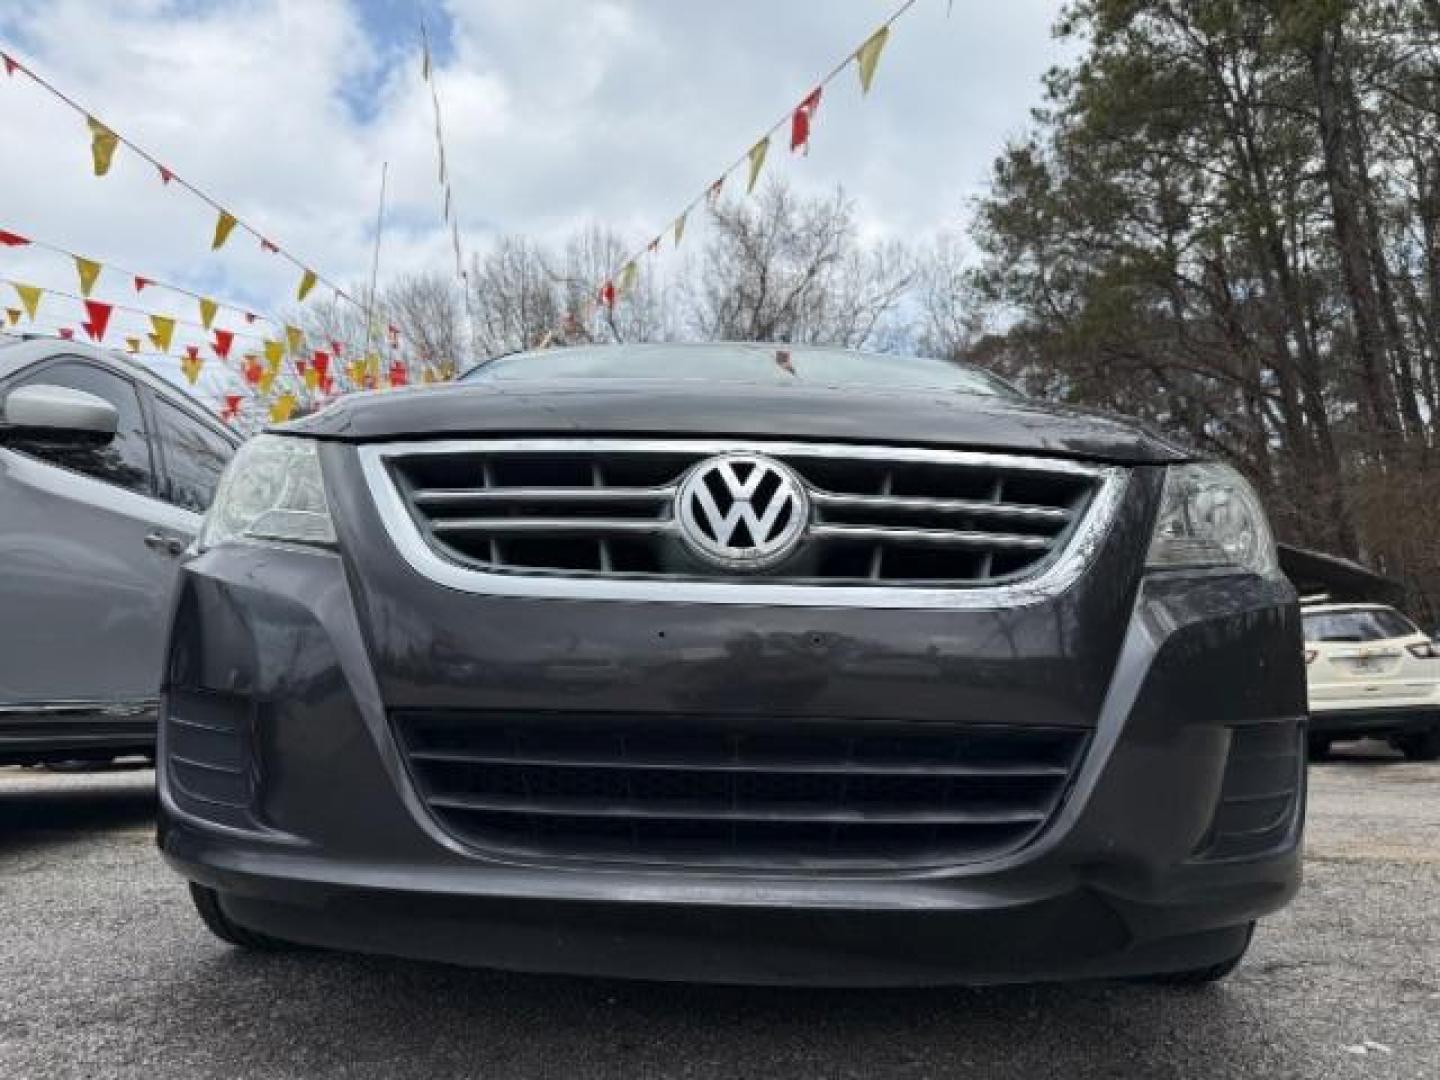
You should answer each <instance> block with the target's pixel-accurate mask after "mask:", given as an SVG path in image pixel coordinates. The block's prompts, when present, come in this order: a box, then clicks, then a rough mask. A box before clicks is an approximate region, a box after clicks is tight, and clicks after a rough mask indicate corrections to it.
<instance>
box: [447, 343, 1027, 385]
mask: <svg viewBox="0 0 1440 1080" xmlns="http://www.w3.org/2000/svg"><path fill="white" fill-rule="evenodd" d="M461 378H462V380H463V381H468V382H545V381H549V380H552V379H559V380H566V379H665V380H675V379H696V380H705V381H712V382H747V383H775V384H778V385H790V384H794V383H805V384H807V385H813V386H854V387H871V388H874V389H877V390H897V389H906V388H912V389H913V388H920V387H923V388H928V389H934V390H945V391H954V392H957V393H966V394H993V395H997V396H1004V397H1018V396H1020V395H1019V391H1017V390H1015V389H1014V387H1012V386H1010V385H1009V384H1008V383H1006V382H1004V381H1003V380H1001V379H998V378H996V377H995V376H993V375H991V374H989V373H988V372H986V371H982V370H981V369H979V368H976V367H971V366H970V365H968V364H957V363H951V362H950V361H948V360H935V359H931V358H928V357H921V356H896V355H889V354H881V353H865V352H853V351H851V350H848V349H822V348H813V347H808V346H787V345H778V346H777V345H634V346H628V347H627V346H604V347H579V348H566V349H551V350H548V351H545V352H529V353H517V354H515V355H513V356H504V357H501V358H500V359H498V360H491V361H490V362H488V363H485V364H481V365H480V366H479V367H477V368H473V369H472V370H470V371H468V372H466V373H465V375H463V376H462V377H461Z"/></svg>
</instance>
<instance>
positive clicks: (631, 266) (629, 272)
mask: <svg viewBox="0 0 1440 1080" xmlns="http://www.w3.org/2000/svg"><path fill="white" fill-rule="evenodd" d="M639 276H640V271H639V270H638V269H637V268H636V266H635V263H634V261H631V262H628V263H626V264H625V266H624V267H623V268H622V269H621V271H620V280H619V281H618V282H617V283H616V288H618V289H619V290H620V292H621V293H622V294H624V293H628V292H629V291H630V290H631V289H633V288H635V280H636V278H638V277H639Z"/></svg>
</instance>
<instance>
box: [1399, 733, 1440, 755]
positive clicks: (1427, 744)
mask: <svg viewBox="0 0 1440 1080" xmlns="http://www.w3.org/2000/svg"><path fill="white" fill-rule="evenodd" d="M1395 748H1396V749H1397V750H1399V751H1400V752H1401V753H1402V754H1404V755H1405V757H1406V758H1407V759H1408V760H1410V761H1440V728H1431V729H1430V730H1429V731H1417V732H1414V733H1412V734H1409V735H1400V736H1397V737H1396V739H1395Z"/></svg>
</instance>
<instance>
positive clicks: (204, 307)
mask: <svg viewBox="0 0 1440 1080" xmlns="http://www.w3.org/2000/svg"><path fill="white" fill-rule="evenodd" d="M219 310H220V305H219V304H217V303H216V302H215V301H214V300H210V299H207V298H206V297H203V296H202V297H201V298H200V321H201V322H202V323H204V324H205V329H206V330H209V329H210V324H211V323H213V322H214V321H215V313H216V312H217V311H219Z"/></svg>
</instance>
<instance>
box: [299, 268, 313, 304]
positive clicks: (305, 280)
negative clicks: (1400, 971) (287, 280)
mask: <svg viewBox="0 0 1440 1080" xmlns="http://www.w3.org/2000/svg"><path fill="white" fill-rule="evenodd" d="M313 288H315V271H314V270H306V271H305V273H304V274H303V275H302V276H301V278H300V288H299V289H298V290H296V292H295V299H297V300H304V299H305V297H307V296H309V295H310V290H311V289H313Z"/></svg>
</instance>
